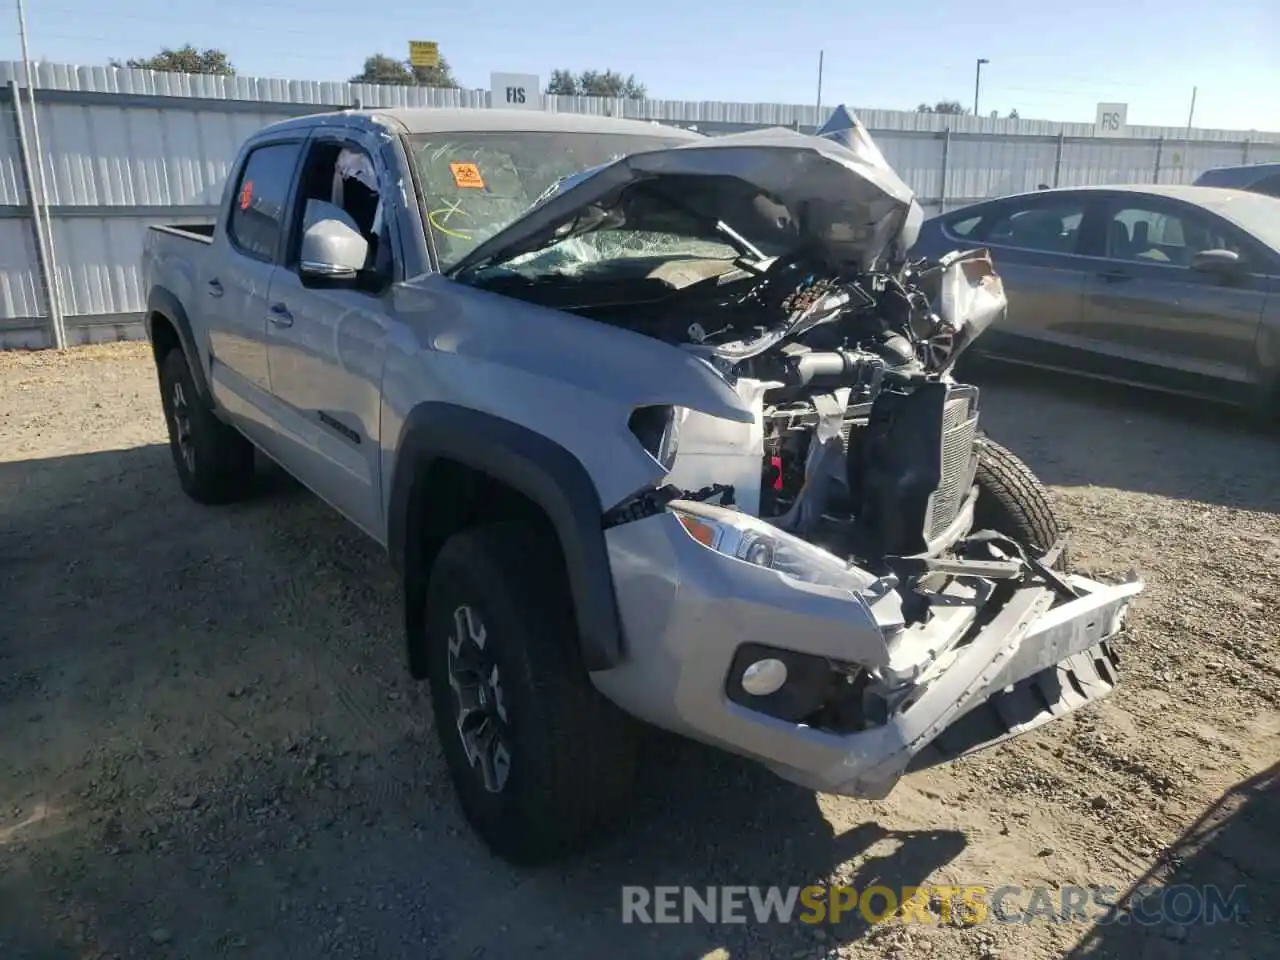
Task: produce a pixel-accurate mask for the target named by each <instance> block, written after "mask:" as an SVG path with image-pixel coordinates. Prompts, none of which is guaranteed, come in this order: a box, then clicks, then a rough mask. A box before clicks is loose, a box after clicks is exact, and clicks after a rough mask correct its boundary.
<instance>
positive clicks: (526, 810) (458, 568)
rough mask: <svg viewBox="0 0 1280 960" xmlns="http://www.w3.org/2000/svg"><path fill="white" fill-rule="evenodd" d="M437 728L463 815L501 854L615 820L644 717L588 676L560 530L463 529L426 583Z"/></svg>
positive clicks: (557, 847) (511, 856)
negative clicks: (626, 709) (634, 715)
mask: <svg viewBox="0 0 1280 960" xmlns="http://www.w3.org/2000/svg"><path fill="white" fill-rule="evenodd" d="M426 617H427V668H428V673H427V675H428V679H429V683H430V687H431V699H432V707H433V711H434V715H435V721H436V729H437V732H438V736H439V737H440V742H441V746H442V748H443V751H444V756H445V762H446V764H447V765H448V768H449V773H450V775H451V777H452V779H453V783H454V788H455V790H456V792H457V795H458V799H459V802H460V804H461V806H462V811H463V814H464V816H465V817H466V819H467V821H468V822H469V823H470V824H471V826H472V827H473V828H474V829H475V831H476V832H477V833H478V834H479V835H480V837H481V838H482V839H483V840H484V841H485V843H487V844H488V845H489V847H490V849H492V850H493V851H494V852H495V853H497V854H498V855H499V856H501V857H504V858H505V859H507V860H509V861H512V862H514V863H522V864H534V863H545V862H548V861H551V860H554V859H557V858H559V857H562V856H565V855H567V854H569V853H572V852H574V851H575V850H577V849H580V848H581V847H583V846H585V845H586V844H587V843H589V842H590V841H592V840H594V839H596V838H597V837H599V836H601V835H602V834H604V833H605V832H607V831H608V830H610V829H611V828H613V827H614V826H616V825H617V823H618V822H619V821H620V820H621V818H622V817H623V815H625V813H626V812H627V809H628V808H629V801H630V795H631V788H632V784H633V782H634V776H635V762H636V760H635V758H636V730H635V722H634V721H632V720H631V718H629V717H627V716H626V715H625V714H623V713H622V712H621V711H620V710H618V708H617V707H615V706H614V705H613V704H612V703H610V702H609V701H608V700H606V699H605V698H604V697H603V695H601V694H600V693H599V692H598V691H597V690H596V689H595V687H594V686H592V684H591V681H590V679H589V678H588V676H587V671H586V669H585V668H584V667H583V665H582V662H581V659H580V657H579V652H578V634H577V627H576V624H575V622H574V616H573V605H572V601H571V598H570V595H569V591H568V584H567V579H566V575H565V571H564V563H563V561H562V559H561V558H560V555H559V552H558V549H557V547H556V544H555V541H554V535H553V534H551V533H550V532H549V531H548V532H544V531H542V530H539V529H538V528H536V527H534V526H532V525H529V524H524V523H494V524H489V525H485V526H480V527H474V528H470V529H467V530H463V531H462V532H461V533H458V534H456V535H454V536H453V537H452V538H451V539H450V540H449V541H448V542H446V543H445V545H444V546H443V547H442V548H441V550H440V553H439V555H438V556H437V558H436V560H435V563H434V564H433V566H432V570H431V578H430V582H429V585H428V588H427V602H426Z"/></svg>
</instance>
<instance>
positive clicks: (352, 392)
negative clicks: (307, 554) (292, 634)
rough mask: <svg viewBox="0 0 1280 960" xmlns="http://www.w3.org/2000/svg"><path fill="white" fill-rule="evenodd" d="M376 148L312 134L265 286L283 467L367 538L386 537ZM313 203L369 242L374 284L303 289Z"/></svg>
mask: <svg viewBox="0 0 1280 960" xmlns="http://www.w3.org/2000/svg"><path fill="white" fill-rule="evenodd" d="M388 182H390V181H389V180H388V176H387V171H386V169H385V165H384V161H383V158H382V156H381V155H380V150H379V147H378V145H377V143H376V141H374V140H372V138H369V139H366V138H365V137H364V135H363V134H362V133H361V132H360V131H358V130H355V129H342V128H334V129H325V128H321V129H317V130H316V132H315V134H314V135H313V137H312V139H311V141H310V142H309V144H308V147H307V154H306V157H305V158H304V160H303V164H302V167H301V170H300V173H299V179H298V189H297V191H296V192H295V196H294V203H293V209H292V211H291V215H290V224H291V226H292V230H291V233H290V237H289V240H288V243H287V246H286V252H285V256H284V258H283V260H282V263H281V266H280V268H279V270H277V271H276V273H275V274H274V276H273V277H272V280H271V291H270V296H269V298H268V300H269V302H268V304H267V318H268V329H267V358H268V365H269V368H270V374H271V391H272V394H273V395H274V399H275V402H276V405H277V416H278V417H279V419H280V422H281V424H282V425H283V427H284V429H283V431H282V432H283V433H284V434H285V435H286V437H285V446H284V452H283V457H284V458H285V459H286V460H287V462H286V464H285V465H286V466H287V467H288V468H289V469H290V471H291V472H293V473H294V475H295V476H297V477H298V478H299V479H301V480H302V481H303V482H304V483H306V484H307V486H309V487H311V489H312V490H314V491H315V492H316V493H317V494H318V495H320V496H321V497H323V498H324V499H325V500H327V501H328V502H329V503H330V504H331V505H333V506H334V507H335V508H337V509H338V510H339V512H341V513H343V514H344V515H345V516H346V517H347V518H348V519H349V520H351V521H352V522H353V523H355V524H356V525H357V526H359V527H361V528H363V529H364V530H365V532H366V533H368V534H369V535H370V536H373V537H374V538H375V539H378V540H381V539H383V536H384V523H383V520H382V481H381V475H382V460H381V456H380V449H379V448H380V439H381V437H380V431H379V426H380V414H381V398H382V365H383V359H384V356H385V353H386V346H385V344H386V337H387V330H388V309H389V308H388V305H387V302H386V301H387V298H388V297H389V295H390V294H389V283H390V280H391V279H392V278H393V277H395V276H396V271H397V269H398V267H397V263H396V261H397V257H396V254H395V252H394V251H393V249H392V243H393V235H394V231H392V230H390V229H388V227H389V224H388V223H387V222H385V212H386V208H385V206H384V204H383V203H382V199H381V198H382V195H383V192H384V188H385V185H386V184H387V183H388ZM312 201H316V202H320V203H327V204H333V205H335V206H337V207H339V208H341V209H342V210H343V211H344V212H345V213H346V214H348V215H349V216H350V218H351V220H352V221H354V223H355V224H356V226H357V227H358V228H359V230H360V232H361V233H362V234H363V235H364V236H365V239H366V240H367V241H368V242H369V256H368V259H367V261H366V268H367V273H368V274H369V275H370V277H373V276H377V277H380V278H382V280H381V281H374V282H367V281H368V280H369V277H362V278H360V280H358V281H356V282H354V283H343V284H338V283H335V282H332V281H316V280H308V281H306V282H304V281H303V279H302V276H301V275H300V273H299V269H298V264H299V256H298V254H299V248H300V246H301V234H302V230H303V229H304V227H305V223H306V213H307V209H308V204H309V203H311V202H312Z"/></svg>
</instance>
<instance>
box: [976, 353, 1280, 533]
mask: <svg viewBox="0 0 1280 960" xmlns="http://www.w3.org/2000/svg"><path fill="white" fill-rule="evenodd" d="M966 378H967V379H969V380H971V381H972V382H973V383H974V384H976V385H977V386H978V387H979V388H980V390H981V391H982V423H983V427H984V429H985V430H986V431H987V433H988V434H989V435H990V436H991V437H992V438H993V439H995V440H997V441H999V442H1000V443H1003V444H1004V445H1006V446H1008V447H1009V448H1010V449H1012V450H1013V451H1014V452H1015V453H1017V454H1018V455H1019V456H1020V457H1022V459H1023V460H1025V461H1026V462H1027V464H1028V465H1029V466H1030V467H1031V468H1032V469H1033V470H1034V471H1035V472H1036V474H1037V475H1038V476H1039V477H1040V479H1041V480H1042V481H1043V482H1044V483H1046V484H1049V485H1051V486H1060V487H1076V486H1097V487H1108V488H1112V489H1117V490H1131V491H1135V492H1140V493H1154V494H1158V495H1160V496H1165V497H1171V498H1174V499H1177V500H1195V501H1200V502H1203V503H1211V504H1218V505H1222V506H1228V507H1239V508H1243V509H1246V510H1257V511H1265V512H1271V513H1280V485H1277V484H1276V483H1275V478H1276V477H1277V476H1280V430H1277V431H1276V433H1275V434H1274V435H1272V434H1268V433H1266V432H1263V431H1261V430H1258V429H1255V428H1253V427H1251V426H1249V424H1248V422H1247V418H1246V415H1245V414H1244V413H1243V412H1241V411H1238V410H1233V409H1231V408H1229V407H1215V406H1211V405H1209V404H1206V403H1201V402H1197V401H1195V400H1188V399H1184V398H1181V397H1175V396H1171V395H1166V394H1161V393H1156V392H1152V391H1144V390H1139V389H1137V388H1132V387H1125V386H1121V385H1119V384H1111V383H1105V382H1100V381H1091V380H1088V379H1085V378H1082V377H1072V376H1069V375H1067V374H1060V373H1054V372H1048V371H1040V370H1031V369H1028V368H1023V367H1016V366H1013V365H1005V364H998V363H995V362H987V363H983V364H982V365H981V366H980V367H978V368H977V369H975V370H973V371H972V372H969V371H966ZM1100 425H1105V429H1100Z"/></svg>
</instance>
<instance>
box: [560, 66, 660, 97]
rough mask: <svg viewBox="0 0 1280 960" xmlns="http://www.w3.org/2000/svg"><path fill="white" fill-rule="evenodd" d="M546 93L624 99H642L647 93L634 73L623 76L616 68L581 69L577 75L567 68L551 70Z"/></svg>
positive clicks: (563, 95)
mask: <svg viewBox="0 0 1280 960" xmlns="http://www.w3.org/2000/svg"><path fill="white" fill-rule="evenodd" d="M547 93H549V94H555V95H558V96H562V97H573V96H579V97H614V98H617V97H621V98H623V99H625V100H643V99H644V98H645V97H646V96H647V95H648V91H647V90H646V89H645V85H644V84H643V83H641V82H640V81H639V80H637V79H636V78H635V74H629V75H628V76H625V77H624V76H623V75H622V74H620V73H618V72H617V71H616V70H583V71H582V72H581V73H579V74H577V75H574V74H573V73H572V72H571V71H569V70H552V71H551V80H550V81H549V82H548V83H547Z"/></svg>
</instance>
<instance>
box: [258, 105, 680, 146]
mask: <svg viewBox="0 0 1280 960" xmlns="http://www.w3.org/2000/svg"><path fill="white" fill-rule="evenodd" d="M330 124H332V125H336V126H345V127H364V128H368V127H372V126H380V127H383V128H388V127H390V128H393V129H395V130H396V132H397V133H403V134H423V133H426V134H430V133H463V132H466V133H477V132H486V131H500V132H510V131H539V132H547V133H587V134H614V135H617V134H632V135H636V136H644V135H648V136H652V135H653V134H654V133H655V132H661V134H662V135H663V136H669V137H674V138H677V139H687V140H700V139H703V136H702V134H699V133H695V132H693V131H691V130H684V129H681V128H679V127H670V126H666V125H664V124H660V123H657V122H656V121H650V120H624V119H619V118H616V117H601V116H595V115H592V114H585V113H551V112H548V111H545V110H475V109H466V108H461V107H393V108H373V109H361V110H334V111H330V112H327V113H313V114H308V115H307V116H304V117H294V118H291V119H288V120H281V121H279V122H277V123H273V124H270V125H268V126H266V127H264V128H263V129H262V131H261V133H260V134H259V135H261V134H265V133H269V132H270V133H275V132H278V131H280V130H285V129H291V128H302V129H307V128H311V127H316V126H324V125H330Z"/></svg>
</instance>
